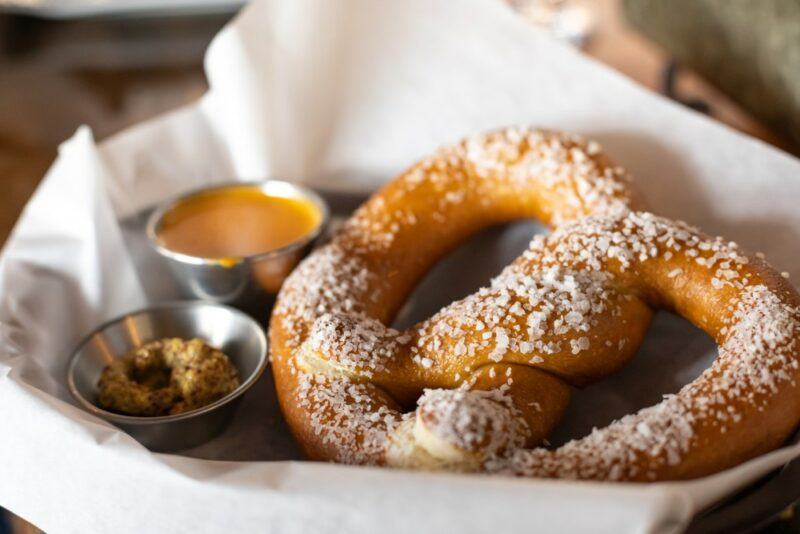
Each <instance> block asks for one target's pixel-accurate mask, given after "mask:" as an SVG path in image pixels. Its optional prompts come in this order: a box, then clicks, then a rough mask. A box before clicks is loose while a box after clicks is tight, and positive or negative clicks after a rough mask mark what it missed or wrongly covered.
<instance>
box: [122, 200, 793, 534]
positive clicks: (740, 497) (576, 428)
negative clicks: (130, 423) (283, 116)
mask: <svg viewBox="0 0 800 534" xmlns="http://www.w3.org/2000/svg"><path fill="white" fill-rule="evenodd" d="M319 192H320V194H322V196H323V197H324V198H325V199H326V200H327V201H328V203H329V204H330V206H331V212H332V224H331V228H332V229H333V230H335V228H336V227H337V222H341V221H342V220H343V219H344V218H345V217H347V216H348V215H349V214H350V213H352V211H353V210H354V209H355V208H356V207H357V206H358V205H359V204H361V203H362V202H363V201H364V199H365V196H363V195H354V194H347V193H334V192H329V191H319ZM148 214H149V211H145V212H142V213H140V214H137V215H136V216H134V217H131V218H129V219H127V220H125V221H123V222H122V228H123V233H124V235H125V239H126V242H127V244H128V247H129V250H130V252H131V256H132V257H133V259H134V262H135V263H136V267H137V270H138V272H140V273H147V276H141V277H140V278H141V280H142V283H143V285H144V289H145V291H146V292H147V294H148V297H149V298H150V299H151V300H152V301H162V300H170V299H173V298H175V297H176V296H177V288H176V286H175V284H174V282H173V281H172V280H171V278H170V275H169V272H168V271H167V269H166V267H165V266H164V265H163V264H162V263H161V261H160V258H159V257H158V256H157V255H156V254H155V253H154V252H153V250H152V249H151V248H150V246H149V245H148V243H147V240H146V238H145V237H144V232H143V228H144V224H145V221H146V220H147V215H148ZM544 231H545V230H544V228H543V227H541V226H540V225H537V224H536V223H533V222H530V221H526V222H521V223H514V224H511V225H506V226H503V227H499V228H490V229H488V230H486V231H484V232H481V233H479V234H478V235H477V236H475V237H474V238H473V239H471V240H470V241H469V242H468V243H467V244H466V245H464V246H462V247H461V248H459V249H457V250H456V251H455V252H454V253H452V254H451V255H450V256H448V257H447V258H445V259H444V260H443V261H442V262H440V264H439V265H437V266H436V268H435V269H434V270H433V271H432V272H431V273H429V275H428V276H427V277H426V278H425V279H424V280H423V281H422V283H421V284H420V286H419V287H418V288H417V289H416V290H415V292H414V293H413V294H412V295H411V296H410V297H409V299H408V304H406V306H404V308H403V309H402V310H401V311H400V313H399V315H398V318H397V319H396V321H395V325H396V326H400V327H403V326H407V325H409V324H413V323H414V322H415V321H416V320H418V319H420V318H423V317H428V316H430V315H432V314H433V313H435V312H436V311H437V310H438V309H439V308H440V307H441V306H442V305H445V304H447V303H449V302H452V301H453V300H455V299H458V298H461V297H463V296H465V295H467V294H469V293H471V292H472V291H474V290H475V289H477V288H478V287H480V286H481V285H485V284H486V282H487V281H488V280H489V278H491V277H492V276H493V275H495V274H496V273H498V272H499V271H500V270H501V269H502V268H503V267H504V266H505V265H507V264H508V263H509V262H510V261H511V259H513V258H514V257H516V255H517V254H518V253H519V252H521V251H522V250H523V249H524V248H525V247H526V246H527V244H528V242H529V241H530V238H531V235H532V234H533V233H535V232H544ZM463 265H469V266H470V267H469V269H463V268H461V266H463ZM250 313H251V314H253V315H254V316H255V317H256V319H257V320H259V321H261V322H262V323H263V324H265V323H266V322H267V320H268V317H269V310H268V309H265V310H250ZM651 330H652V331H654V332H653V334H652V336H655V337H659V339H660V340H663V339H675V340H677V341H674V342H673V343H678V345H674V344H673V345H671V346H670V345H667V346H659V347H658V349H657V350H654V348H653V346H652V342H651V344H650V345H649V346H648V341H647V339H646V340H645V343H644V344H643V345H642V349H641V350H640V352H641V353H644V356H643V357H644V358H646V357H651V355H652V354H654V353H656V352H664V353H667V354H668V355H669V352H670V349H671V348H673V347H677V349H680V350H682V351H683V352H687V351H688V352H693V351H696V352H697V353H698V354H699V353H706V352H708V351H709V347H712V346H713V341H711V340H710V339H709V338H708V337H707V336H705V334H703V333H702V332H700V331H699V330H698V329H696V328H694V327H692V326H691V325H689V324H688V323H687V322H686V321H683V320H682V319H679V318H676V317H675V316H672V315H670V314H666V313H663V314H658V315H657V316H656V318H655V320H654V322H653V326H652V327H651ZM658 343H659V344H660V345H663V342H661V341H659V342H658ZM665 361H666V360H665ZM700 363H701V364H702V365H701V367H702V368H704V367H705V365H707V362H700ZM650 365H652V363H651V364H650ZM670 371H676V372H677V374H680V375H681V377H682V379H685V381H686V382H688V381H689V380H691V379H693V378H694V376H696V375H697V374H699V371H698V370H697V369H696V368H693V369H692V371H691V374H687V371H686V370H685V369H677V370H676V368H673V369H671V370H670ZM664 374H665V375H668V374H670V372H666V373H664ZM640 377H641V358H634V359H633V361H631V362H630V363H629V364H628V365H627V366H626V367H625V368H623V369H622V370H621V371H620V372H619V373H617V374H615V375H614V376H612V377H609V378H608V379H606V380H604V381H603V384H604V385H602V386H599V387H601V388H611V389H613V388H617V390H618V391H626V396H630V392H631V388H630V385H631V384H633V383H635V382H636V381H637V380H638V379H639V378H640ZM680 385H682V384H676V383H675V380H674V379H672V378H671V379H670V380H665V381H663V383H658V385H657V387H658V388H660V389H659V390H657V391H649V392H644V393H639V394H638V397H637V398H636V400H635V402H637V403H638V404H640V405H641V407H644V406H647V405H649V404H653V403H654V402H657V400H658V399H660V398H661V395H662V394H663V393H670V392H674V391H675V389H677V387H679V386H680ZM256 387H257V388H258V390H260V393H258V394H254V395H251V396H250V398H249V399H245V402H258V403H260V404H259V405H258V408H259V409H258V412H259V417H258V418H253V417H249V418H248V417H247V416H246V415H245V416H243V417H240V418H238V419H235V420H234V421H233V422H232V424H231V425H230V427H229V428H228V430H227V431H226V433H225V434H223V436H222V437H221V438H218V440H217V442H216V443H215V442H211V443H209V444H206V445H203V446H200V447H197V448H195V449H191V450H188V451H185V454H187V455H189V456H193V457H199V458H208V459H226V460H242V461H249V460H288V459H301V458H302V455H301V454H300V451H299V450H298V449H297V447H296V445H295V444H294V442H293V441H292V440H291V438H290V437H289V433H288V430H287V429H286V427H285V424H284V423H283V420H282V419H281V416H280V413H279V409H278V406H277V399H275V397H274V391H273V390H274V388H273V383H272V378H271V376H270V373H265V380H262V381H261V383H260V384H258V385H257V386H256ZM597 389H598V388H597V387H594V386H593V387H590V388H586V389H585V390H581V391H577V392H576V393H575V395H574V399H576V400H577V404H579V405H582V408H580V410H579V411H576V410H573V411H572V412H569V411H568V413H567V416H571V418H572V420H573V421H572V424H571V425H570V426H571V428H570V429H569V430H568V432H567V433H565V432H564V431H562V430H561V429H559V430H558V431H557V432H556V433H555V434H554V436H553V439H552V440H551V441H553V442H554V444H559V443H562V442H564V441H566V440H568V439H570V438H572V437H575V436H576V435H583V434H585V433H588V432H589V431H590V430H591V427H592V426H595V425H597V426H601V425H603V424H606V423H608V422H610V419H609V418H612V417H613V418H616V417H621V416H622V415H624V413H628V412H622V413H610V414H609V413H607V412H608V410H607V408H604V410H605V411H606V413H603V414H602V415H600V414H598V413H596V412H593V411H592V410H591V409H589V408H587V406H591V405H592V404H594V403H592V402H591V399H592V396H593V395H596V394H597ZM606 394H607V393H606ZM254 411H255V410H254ZM240 412H244V413H245V414H246V413H247V410H246V407H245V406H243V408H242V409H241V410H240ZM612 412H613V410H612ZM598 417H602V418H603V419H601V420H598ZM226 434H227V437H225V436H226ZM264 435H269V436H270V438H269V442H268V444H266V443H265V442H263V440H264ZM799 437H800V435H795V437H794V439H793V441H797V440H798V438H799ZM220 439H226V440H227V441H226V442H225V443H226V445H224V446H222V445H220V441H219V440H220ZM259 439H261V440H262V442H259ZM259 443H264V445H263V446H264V447H265V448H268V449H269V454H268V455H266V456H265V455H264V454H263V453H259V452H257V449H258V447H259V446H261V445H259ZM245 444H247V445H249V446H250V447H251V449H250V452H247V447H246V446H245ZM254 449H255V450H254ZM799 498H800V460H796V461H793V462H791V463H789V464H786V465H785V466H784V467H783V468H781V469H778V470H776V471H774V472H772V473H770V474H769V475H767V476H765V477H763V478H761V479H760V480H758V481H757V482H755V483H753V484H752V485H750V486H749V487H747V488H746V489H744V490H742V491H740V492H738V493H737V494H735V495H732V496H730V497H729V498H727V499H725V500H723V501H722V502H720V503H719V504H717V505H715V506H713V507H712V508H710V509H708V510H706V511H704V512H702V513H700V514H699V515H698V516H697V517H695V518H694V520H693V521H692V523H691V524H690V525H689V527H688V532H691V533H717V532H726V533H727V532H750V531H753V530H754V529H757V528H758V527H759V526H761V525H763V524H764V523H766V522H768V521H770V520H772V519H774V518H775V517H776V516H777V515H778V514H780V513H781V512H782V511H783V510H784V509H786V507H787V506H789V505H790V504H792V503H793V502H795V501H797V500H798V499H799Z"/></svg>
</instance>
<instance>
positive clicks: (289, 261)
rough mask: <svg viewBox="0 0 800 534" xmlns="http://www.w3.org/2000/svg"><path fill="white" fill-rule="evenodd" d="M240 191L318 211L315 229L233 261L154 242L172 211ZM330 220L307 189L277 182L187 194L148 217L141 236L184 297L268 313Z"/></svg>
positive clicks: (235, 184)
mask: <svg viewBox="0 0 800 534" xmlns="http://www.w3.org/2000/svg"><path fill="white" fill-rule="evenodd" d="M241 186H248V187H257V188H259V189H261V191H263V192H264V193H265V194H267V195H271V196H277V197H284V198H296V199H303V200H308V201H310V202H311V203H313V204H314V206H315V207H316V208H317V209H319V212H320V223H319V225H318V226H317V227H316V228H315V229H314V230H313V231H312V232H310V233H309V234H308V235H306V236H303V237H302V238H300V239H298V240H297V241H294V242H293V243H289V244H288V245H286V246H284V247H281V248H278V249H275V250H270V251H267V252H263V253H260V254H255V255H252V256H246V257H242V258H234V260H233V261H231V260H230V259H229V258H225V259H222V260H220V259H213V258H202V257H198V256H191V255H188V254H182V253H180V252H175V251H173V250H170V249H169V248H167V247H165V246H164V245H163V244H162V243H161V242H160V241H159V239H158V229H159V225H160V224H161V221H162V219H163V217H164V215H165V214H166V213H167V212H169V211H170V210H171V209H172V208H174V207H175V206H176V205H178V204H179V203H181V202H183V201H185V200H187V199H189V198H191V197H193V196H195V195H199V194H203V193H207V192H209V191H217V190H220V189H226V188H230V187H241ZM329 216H330V215H329V209H328V205H327V204H326V202H325V201H324V200H323V199H322V197H320V196H319V195H318V194H317V193H315V192H314V191H312V190H311V189H308V188H307V187H303V186H300V185H297V184H292V183H289V182H284V181H281V180H266V181H264V182H256V183H250V182H232V183H227V184H224V185H219V186H214V187H209V188H204V189H200V190H196V191H192V192H190V193H187V194H185V195H183V196H180V197H178V198H175V199H172V200H169V201H168V202H165V203H164V204H162V205H161V206H159V207H158V208H157V209H155V210H154V211H153V213H152V214H151V215H150V218H149V219H148V221H147V227H146V232H147V237H148V240H149V242H150V244H151V245H152V246H153V248H154V249H155V250H156V251H157V252H158V254H159V255H160V256H161V257H162V258H164V260H165V261H166V262H167V264H168V266H169V268H170V271H171V272H172V274H173V275H174V278H175V281H176V282H177V284H178V287H179V288H180V291H181V293H182V295H183V296H185V297H187V298H199V299H203V300H210V301H213V302H223V303H227V304H231V305H233V306H236V307H238V308H242V309H245V310H248V311H251V312H253V311H256V310H259V311H260V310H265V309H267V307H268V306H269V305H270V304H271V303H272V302H273V301H274V299H275V296H276V295H277V294H278V290H279V289H280V287H281V284H283V281H284V280H285V279H286V277H287V276H288V275H289V273H290V272H291V271H292V270H293V269H294V268H295V267H296V266H297V264H298V263H299V262H300V260H301V259H302V258H303V257H304V256H305V255H306V254H308V252H309V251H310V250H311V248H312V246H313V245H314V242H315V241H316V240H317V239H318V238H319V236H320V235H321V234H322V232H323V231H324V230H325V228H326V226H327V224H328V219H329Z"/></svg>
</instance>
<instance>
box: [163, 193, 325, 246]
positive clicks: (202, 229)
mask: <svg viewBox="0 0 800 534" xmlns="http://www.w3.org/2000/svg"><path fill="white" fill-rule="evenodd" d="M321 222H322V213H321V212H320V209H319V208H318V207H317V205H316V204H314V203H313V202H312V201H311V200H307V199H303V198H296V197H282V196H276V195H270V194H267V193H265V192H264V191H262V190H261V189H260V188H259V187H257V186H247V185H242V186H231V187H225V188H220V189H214V190H210V191H207V192H203V193H198V194H197V195H194V196H191V197H189V198H186V199H184V200H182V201H180V202H179V203H178V204H176V205H175V206H173V207H172V208H171V209H170V210H169V211H167V212H166V213H165V214H164V216H163V217H162V218H161V222H160V224H159V225H158V228H157V229H156V235H157V237H158V241H159V242H160V244H161V245H162V246H164V247H165V248H168V249H169V250H172V251H174V252H180V253H182V254H188V255H190V256H197V257H201V258H209V259H220V260H224V259H228V258H242V257H245V256H253V255H256V254H261V253H264V252H269V251H271V250H276V249H279V248H281V247H284V246H286V245H288V244H290V243H293V242H295V241H297V240H299V239H302V238H303V237H306V236H308V235H309V234H311V233H312V232H314V230H316V229H317V228H318V227H319V225H320V224H321Z"/></svg>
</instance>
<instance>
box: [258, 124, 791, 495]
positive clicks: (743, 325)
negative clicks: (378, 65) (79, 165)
mask: <svg viewBox="0 0 800 534" xmlns="http://www.w3.org/2000/svg"><path fill="white" fill-rule="evenodd" d="M638 209H639V207H638V206H637V204H636V201H635V199H634V196H633V192H632V188H631V185H630V180H629V178H628V176H627V175H626V173H625V172H624V171H623V170H622V169H621V168H619V167H616V166H615V165H614V164H613V163H612V162H611V161H610V160H609V158H607V157H606V156H605V155H604V154H603V153H602V151H601V150H600V147H599V146H598V145H597V144H596V143H592V142H588V143H587V142H585V141H583V140H582V139H580V138H578V137H576V136H571V135H566V134H561V133H555V132H548V131H540V130H532V129H511V130H506V131H501V132H494V133H490V134H487V135H484V136H479V137H475V138H471V139H467V140H465V141H462V142H461V143H459V144H457V145H455V146H452V147H448V148H444V149H441V150H440V151H439V152H438V153H437V154H435V155H434V156H432V157H430V158H428V159H426V160H424V161H422V162H420V163H418V164H416V165H414V166H413V167H411V168H410V169H409V170H408V171H406V172H405V173H404V174H402V175H400V176H399V177H398V178H396V179H395V180H394V181H392V182H391V183H389V184H388V185H387V186H386V187H384V188H383V189H382V190H381V191H379V192H378V193H377V194H376V195H374V196H373V197H372V198H371V199H370V200H369V201H368V202H367V203H366V204H364V205H363V206H362V207H361V208H359V210H358V211H357V212H356V213H355V214H354V216H353V217H352V218H351V219H350V220H349V221H348V223H347V224H346V225H345V227H344V229H343V230H342V231H341V232H340V233H339V234H338V235H337V236H336V237H335V238H334V239H333V240H332V242H331V243H329V244H328V245H326V246H325V247H322V248H321V249H319V250H317V251H316V252H314V253H313V254H312V255H311V256H310V257H309V258H307V259H306V260H305V261H304V262H303V263H302V264H301V265H300V266H299V267H298V269H297V270H296V271H295V272H294V273H293V274H292V275H291V277H290V278H289V279H288V280H287V282H286V283H285V285H284V287H283V289H282V290H281V293H280V295H279V298H278V302H277V304H276V307H275V311H274V314H273V317H272V320H271V325H270V336H271V351H272V354H271V356H272V361H273V371H274V374H275V381H276V388H277V391H278V395H279V400H280V403H281V407H282V409H283V411H284V414H285V416H286V419H287V421H288V422H289V425H290V427H291V429H292V431H293V432H294V434H295V436H296V438H297V439H298V441H299V442H300V443H301V445H302V446H303V447H304V449H305V450H306V452H307V453H308V455H309V456H311V457H312V458H316V459H326V460H335V461H340V462H348V463H358V464H388V465H392V466H402V467H414V468H426V469H453V470H470V471H475V470H480V471H487V472H503V473H513V474H518V475H530V476H542V477H567V478H589V479H602V480H663V479H677V478H691V477H697V476H702V475H705V474H709V473H714V472H716V471H719V470H722V469H725V468H727V467H730V466H733V465H735V464H737V463H740V462H742V461H745V460H747V459H749V458H752V457H754V456H756V455H758V454H761V453H763V452H766V451H769V450H771V449H773V448H775V447H777V446H779V445H780V444H781V443H782V442H783V441H784V440H785V439H786V438H787V437H788V435H789V434H790V433H791V432H792V430H793V429H794V428H795V427H796V426H797V423H798V421H799V420H800V391H798V385H797V379H798V376H800V366H798V359H799V358H800V345H798V337H800V311H799V308H800V297H798V294H797V292H796V291H795V290H794V289H793V288H792V286H791V285H790V284H789V283H788V282H787V281H786V280H785V279H784V278H782V277H781V276H780V275H778V274H776V273H775V272H774V271H773V270H772V269H771V268H770V267H768V266H767V264H766V263H765V262H764V261H763V260H762V259H761V258H759V257H753V258H751V257H748V256H746V255H745V254H744V253H743V252H742V251H741V250H740V249H739V248H738V247H737V246H736V245H735V244H734V243H729V242H726V241H724V240H722V239H721V238H711V237H708V236H706V235H704V234H702V233H700V232H699V231H698V230H696V229H694V228H692V227H690V226H688V225H686V224H684V223H680V222H673V221H670V220H667V219H664V218H661V217H657V216H655V215H652V214H650V213H647V212H643V211H637V210H638ZM531 217H533V218H537V219H539V220H541V221H543V222H544V223H546V224H548V225H549V226H551V228H552V232H551V233H550V234H549V235H548V236H536V237H535V238H534V239H533V241H532V242H531V245H530V247H529V248H528V250H526V251H525V252H524V253H523V254H522V255H521V256H520V257H519V258H517V259H516V260H515V261H514V262H513V263H512V264H511V265H509V266H508V267H506V268H505V270H503V271H502V273H500V275H498V276H497V277H496V278H495V279H494V280H492V281H491V283H490V284H489V286H488V287H486V288H483V289H481V290H479V291H478V292H477V293H475V294H473V295H471V296H469V297H467V298H465V299H463V300H460V301H458V302H454V303H453V304H451V305H449V306H447V307H445V308H444V309H442V310H441V311H440V312H438V313H437V314H436V315H434V316H433V317H431V318H430V319H428V320H426V321H423V322H422V323H420V324H417V325H416V326H414V327H413V328H410V329H408V330H406V331H397V330H394V329H392V328H389V327H387V326H386V325H387V324H390V321H391V319H392V318H393V316H394V314H395V313H396V311H397V310H398V309H399V307H400V306H401V305H402V303H403V301H404V299H405V298H406V296H407V295H408V293H409V292H410V291H411V289H412V288H413V287H414V285H415V284H416V283H417V281H418V280H419V279H420V278H421V277H422V276H423V275H424V274H425V273H426V272H427V270H428V269H429V268H430V267H431V266H432V265H433V264H434V263H435V262H436V261H437V260H438V259H439V258H440V257H441V256H442V255H443V254H445V253H446V252H448V251H449V250H451V249H452V248H453V247H455V246H456V245H458V244H459V243H460V242H462V241H463V240H464V239H466V238H467V237H468V236H469V235H471V234H473V233H474V232H476V231H477V230H480V229H482V228H484V227H486V226H488V225H492V224H497V223H502V222H505V221H510V220H514V219H519V218H531ZM465 268H468V266H465ZM658 308H663V309H668V310H672V311H674V312H676V313H678V314H680V315H682V316H683V317H685V318H687V319H688V320H689V321H691V322H692V323H694V324H695V325H697V326H698V327H699V328H701V329H703V330H704V331H706V332H707V333H708V334H709V335H711V336H712V337H713V338H714V339H715V340H716V341H717V343H718V345H719V356H718V357H717V358H716V360H715V361H714V363H713V364H712V366H711V367H710V368H709V369H707V370H706V371H705V372H704V373H703V374H702V375H701V376H700V377H699V378H697V379H696V380H695V381H694V382H691V383H690V384H688V385H686V386H684V387H683V388H682V389H680V391H678V392H677V393H676V394H674V395H669V396H667V397H665V398H664V400H663V401H662V402H661V403H660V404H657V405H655V406H653V407H650V408H646V409H644V410H641V411H639V412H638V413H635V414H631V415H629V416H626V417H624V418H623V419H621V420H619V421H616V422H614V423H612V424H611V425H610V426H608V427H606V428H603V429H599V430H595V431H593V432H592V433H591V434H590V435H588V436H586V437H584V438H582V439H579V440H575V441H572V442H569V443H567V444H566V445H563V446H562V447H560V448H556V449H548V448H546V447H544V446H542V444H543V443H546V441H545V440H546V437H547V436H548V434H549V433H550V432H551V430H552V429H553V427H554V426H555V425H556V424H557V423H558V421H559V419H560V417H561V415H562V413H563V411H564V409H565V408H566V406H567V403H568V401H569V396H570V389H571V388H572V387H580V386H583V385H586V384H589V383H591V382H594V381H597V380H600V379H602V378H603V377H604V376H607V375H608V374H610V373H612V372H614V371H615V370H616V369H618V368H619V367H620V366H621V365H623V364H624V363H625V362H626V361H627V360H628V359H629V358H630V357H631V356H632V355H633V354H634V352H635V351H636V349H637V347H638V346H639V344H640V343H641V341H642V338H643V337H644V335H645V331H646V329H647V327H648V324H649V322H650V319H651V316H652V313H653V309H658Z"/></svg>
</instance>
